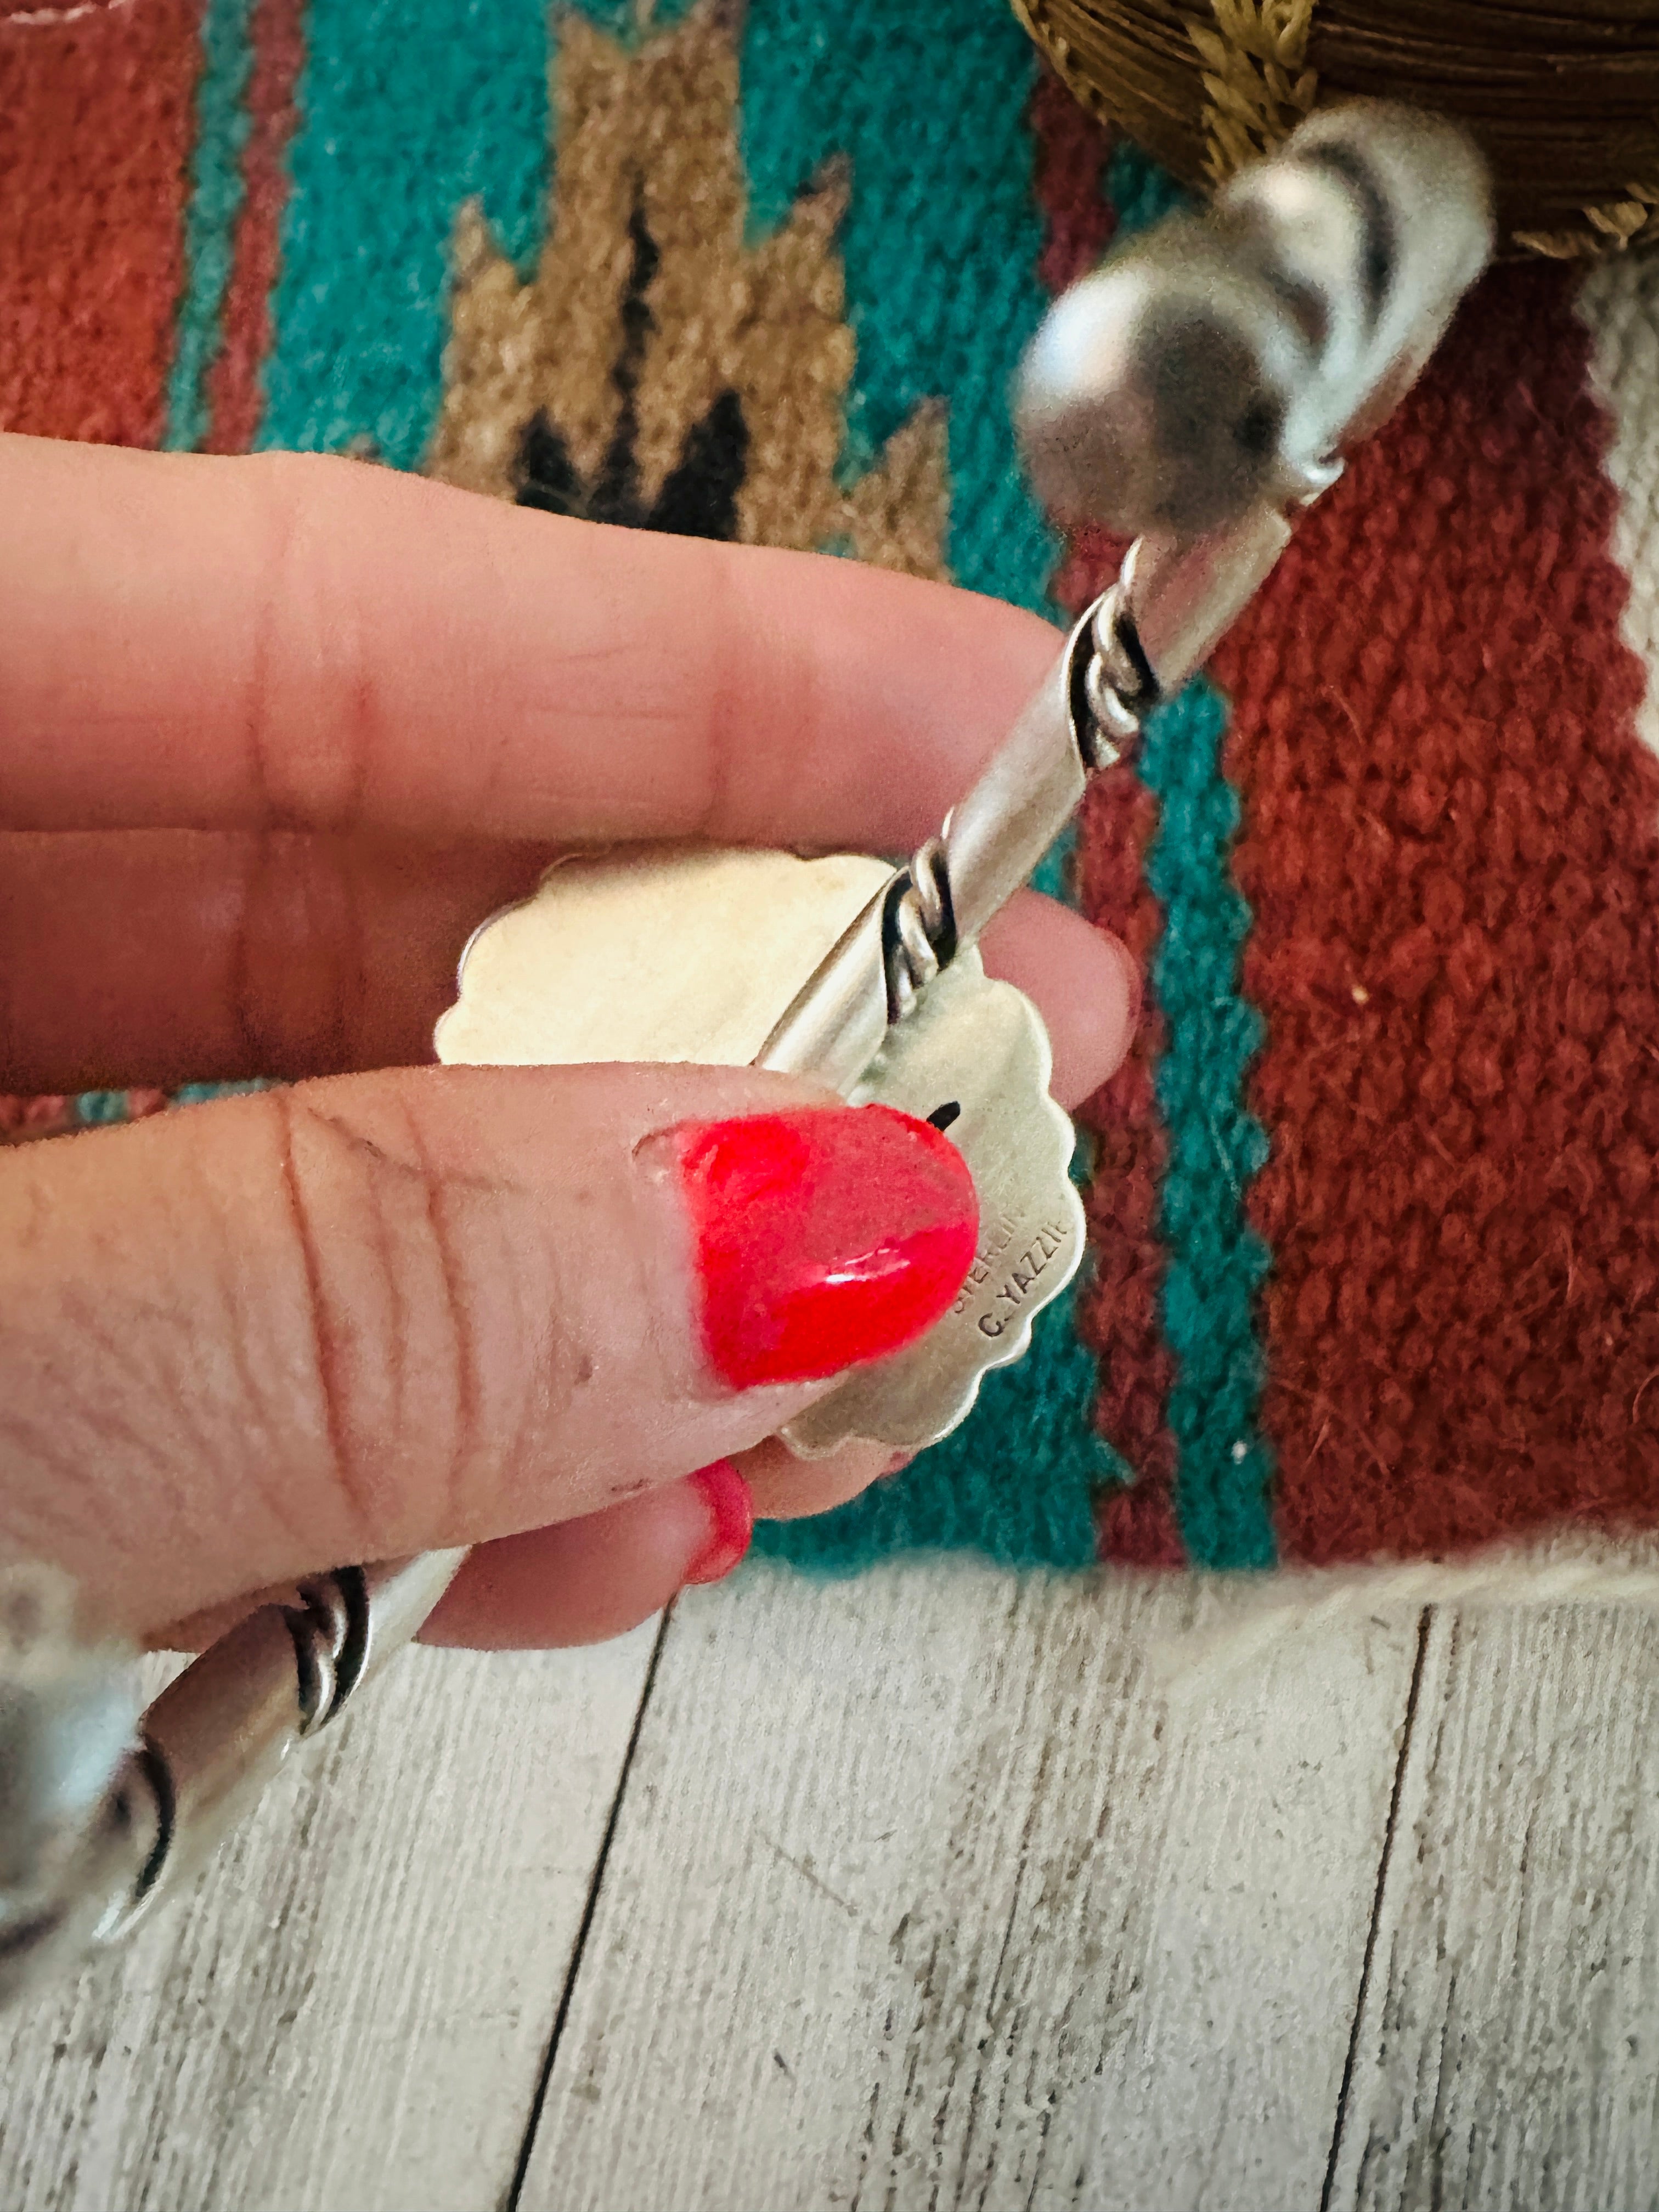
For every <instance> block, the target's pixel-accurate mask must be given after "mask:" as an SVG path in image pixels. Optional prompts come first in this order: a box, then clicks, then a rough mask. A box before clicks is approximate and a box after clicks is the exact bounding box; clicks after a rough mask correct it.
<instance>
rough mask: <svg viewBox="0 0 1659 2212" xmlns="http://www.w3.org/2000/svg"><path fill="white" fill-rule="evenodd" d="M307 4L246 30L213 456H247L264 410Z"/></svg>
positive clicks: (208, 443)
mask: <svg viewBox="0 0 1659 2212" xmlns="http://www.w3.org/2000/svg"><path fill="white" fill-rule="evenodd" d="M305 8H306V0H258V6H257V7H256V9H255V11H254V15H253V21H252V29H251V34H250V35H251V37H252V45H253V67H252V71H251V72H250V75H249V78H248V88H247V113H248V125H249V129H248V138H247V144H246V149H244V152H243V156H242V181H243V187H244V191H245V194H246V197H244V199H243V202H242V210H241V213H240V216H239V217H238V218H237V223H236V240H235V246H234V252H233V259H232V264H231V273H230V283H229V284H228V287H227V288H226V292H225V305H224V331H223V337H222V343H221V346H220V351H219V356H218V359H217V360H216V362H214V364H213V368H212V370H211V373H210V375H209V378H208V413H209V427H208V434H207V436H206V438H205V439H204V441H203V442H204V448H205V450H206V451H207V452H209V453H246V452H247V451H248V449H249V447H251V446H252V443H253V441H254V437H255V435H256V434H257V433H258V428H259V418H260V416H261V415H262V414H263V412H264V392H263V391H262V389H261V387H260V381H259V377H260V371H261V369H262V368H263V367H264V359H265V356H266V354H267V353H268V352H269V351H270V333H271V320H270V297H271V293H272V291H273V289H275V286H276V274H277V269H278V265H279V260H280V255H281V247H282V228H283V211H284V210H285V209H286V208H287V206H288V188H289V174H288V149H289V140H290V139H291V138H292V137H293V135H294V125H295V117H296V113H297V110H296V108H295V93H296V91H297V88H298V86H299V81H300V70H301V64H303V62H304V59H305Z"/></svg>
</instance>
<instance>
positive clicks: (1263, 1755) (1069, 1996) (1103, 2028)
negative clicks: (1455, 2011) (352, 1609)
mask: <svg viewBox="0 0 1659 2212" xmlns="http://www.w3.org/2000/svg"><path fill="white" fill-rule="evenodd" d="M1232 1602H1234V1600H1233V1598H1232V1597H1231V1596H1230V1597H1226V1598H1214V1597H1209V1598H1206V1597H1205V1596H1203V1595H1200V1594H1199V1593H1196V1592H1194V1589H1193V1588H1192V1586H1191V1585H1190V1584H1189V1583H1186V1582H1184V1581H1183V1582H1174V1581H1171V1582H1170V1583H1164V1584H1163V1585H1161V1586H1158V1587H1152V1586H1149V1585H1148V1584H1147V1583H1104V1582H1103V1581H1100V1580H1097V1579H1085V1578H1077V1579H1075V1580H1066V1581H1063V1582H1060V1581H1050V1580H1048V1579H1043V1578H1036V1577H1033V1578H1027V1579H1021V1578H1018V1577H1013V1576H1011V1575H1007V1574H1003V1573H1000V1572H997V1571H991V1570H988V1569H974V1570H969V1569H967V1568H962V1569H959V1570H957V1571H951V1570H950V1569H947V1568H945V1567H944V1566H942V1565H939V1564H938V1563H932V1564H927V1565H915V1566H892V1567H889V1568H886V1569H884V1570H883V1571H879V1572H878V1573H875V1574H872V1575H871V1576H868V1577H865V1578H863V1579H862V1580H860V1581H859V1582H857V1583H841V1584H831V1585H827V1586H826V1585H822V1584H818V1585H815V1584H812V1583H805V1582H801V1581H799V1580H793V1579H790V1578H788V1577H785V1576H784V1575H782V1574H781V1573H780V1572H777V1571H758V1570H750V1571H745V1573H744V1576H743V1577H740V1578H739V1579H738V1583H736V1584H735V1585H732V1586H728V1587H727V1588H726V1589H721V1590H714V1591H708V1592H696V1593H692V1594H690V1597H689V1598H688V1599H685V1600H682V1601H681V1605H680V1607H679V1609H678V1612H677V1613H676V1615H675V1618H674V1620H673V1622H672V1624H671V1627H670V1630H669V1633H668V1638H667V1642H666V1644H665V1650H664V1654H663V1658H662V1661H661V1664H660V1666H659V1673H658V1676H657V1682H656V1687H655V1691H654V1692H653V1699H652V1702H651V1705H650V1707H649V1710H648V1711H647V1716H646V1720H645V1723H644V1727H643V1729H642V1732H641V1738H640V1742H639V1747H638V1749H637V1752H636V1754H635V1761H634V1765H633V1768H632V1770H631V1773H630V1778H629V1788H628V1790H627V1793H626V1796H625V1798H624V1800H623V1808H622V1813H621V1817H620V1820H619V1822H618V1826H617V1833H616V1837H615V1839H614V1842H613V1845H612V1849H611V1857H610V1859H609V1862H608V1864H607V1869H606V1873H605V1881H604V1884H603V1887H602V1888H601V1891H600V1895H599V1905H598V1909H597V1911H596V1915H595V1918H594V1923H593V1926H592V1931H591V1935H590V1938H589V1942H588V1945H587V1949H586V1956H585V1960H584V1964H583V1969H582V1972H581V1974H580V1977H579V1979H578V1981H577V1984H576V1989H575V1993H574V2002H573V2005H572V2009H571V2013H570V2016H569V2019H568V2023H567V2027H566V2031H565V2033H564V2036H563V2038H562V2042H561V2045H560V2049H559V2051H558V2053H557V2057H556V2063H555V2067H554V2069H553V2073H552V2075H551V2079H550V2085H549V2093H548V2098H547V2102H546V2106H545V2108H544V2112H543V2115H542V2118H541V2123H540V2125H539V2129H538V2137H537V2141H536V2143H535V2146H534V2149H533V2152H532V2159H531V2162H530V2165H529V2168H528V2171H527V2175H526V2188H525V2191H524V2196H523V2199H522V2205H523V2212H619V2208H623V2207H625V2208H627V2212H698V2208H703V2212H778V2208H780V2207H784V2206H787V2207H789V2208H791V2212H796V2209H797V2208H799V2212H813V2208H817V2207H820V2206H824V2207H827V2206H849V2207H851V2206H858V2207H864V2208H875V2207H882V2208H884V2212H908V2208H911V2207H915V2208H921V2207H930V2208H931V2207H933V2206H939V2205H951V2206H973V2207H975V2208H980V2212H1003V2208H1010V2212H1012V2208H1014V2207H1019V2208H1022V2212H1023V2208H1028V2207H1029V2208H1036V2212H1043V2209H1044V2208H1048V2212H1053V2208H1058V2207H1060V2206H1073V2205H1078V2206H1087V2207H1088V2208H1089V2212H1116V2208H1120V2207H1121V2208H1125V2212H1128V2208H1133V2212H1148V2208H1151V2207H1154V2206H1156V2207H1158V2208H1159V2212H1165V2208H1177V2207H1183V2206H1192V2207H1197V2206H1200V2205H1204V2206H1215V2207H1222V2208H1226V2212H1235V2208H1237V2209H1238V2212H1242V2209H1243V2208H1247V2207H1248V2208H1249V2212H1273V2208H1275V2207H1279V2206H1283V2207H1286V2208H1290V2207H1296V2208H1297V2212H1307V2208H1310V2207H1311V2206H1313V2205H1314V2204H1316V2203H1317V2201H1318V2197H1319V2191H1320V2186H1321V2184H1322V2179H1323V2177H1324V2172H1325V2167H1326V2160H1327V2155H1328V2148H1329V2144H1330V2137H1331V2126H1332V2119H1333V2115H1334V2111H1335V2107H1336V2101H1337V2094H1338V2087H1339V2083H1340V2077H1341V2072H1342V2066H1343V2060H1344V2056H1345V2051H1346V2031H1347V2024H1348V2022H1349V2021H1351V2019H1352V2015H1353V2008H1354V2004H1355V2001H1356V1996H1357V1992H1358V1983H1359V1976H1360V1969H1361V1964H1362V1960H1363V1957H1364V1945H1365V1939H1366V1931H1367V1928H1368V1925H1369V1922H1370V1912H1371V1907H1372V1904H1373V1900H1374V1895H1375V1887H1376V1869H1377V1865H1378V1861H1379V1857H1380V1853H1381V1849H1382V1844H1383V1834H1384V1830H1385V1826H1386V1821H1387V1815H1388V1808H1389V1798H1390V1792H1391V1787H1392V1779H1393V1773H1394V1767H1395V1758H1394V1753H1395V1745H1396V1743H1397V1740H1398V1731H1399V1729H1400V1727H1401V1722H1402V1719H1403V1716H1404V1712H1405V1708H1406V1701H1407V1689H1408V1685H1409V1680H1410V1674H1411V1668H1412V1664H1413V1656H1414V1650H1415V1641H1416V1638H1415V1616H1414V1615H1412V1616H1408V1617H1407V1618H1406V1619H1404V1620H1398V1621H1396V1622H1395V1623H1394V1624H1392V1625H1391V1626H1387V1627H1383V1626H1376V1625H1372V1624H1370V1623H1368V1622H1364V1621H1360V1622H1353V1621H1350V1622H1348V1623H1347V1624H1346V1625H1345V1626H1341V1627H1339V1628H1326V1629H1323V1630H1322V1631H1320V1632H1317V1633H1316V1635H1314V1636H1311V1637H1310V1638H1309V1639H1307V1640H1306V1641H1305V1642H1302V1643H1299V1644H1292V1645H1291V1648H1290V1650H1288V1651H1287V1652H1286V1653H1285V1654H1282V1655H1281V1656H1279V1659H1277V1660H1276V1661H1275V1662H1273V1666H1272V1668H1270V1669H1269V1670H1267V1671H1266V1672H1265V1673H1264V1674H1260V1675H1258V1676H1256V1677H1255V1679H1254V1680H1253V1682H1252V1684H1251V1686H1249V1689H1248V1691H1247V1692H1239V1693H1238V1694H1237V1698H1236V1701H1235V1702H1233V1703H1231V1704H1227V1705H1206V1706H1204V1707H1201V1708H1198V1709H1190V1710H1189V1709H1173V1710H1172V1709H1168V1708H1166V1707H1165V1705H1164V1703H1163V1702H1162V1700H1161V1699H1160V1698H1159V1697H1158V1694H1157V1692H1156V1690H1155V1688H1154V1687H1153V1686H1152V1682H1151V1680H1149V1676H1148V1672H1147V1668H1146V1663H1145V1656H1144V1655H1145V1653H1146V1648H1147V1644H1148V1640H1149V1638H1152V1637H1153V1636H1154V1635H1157V1634H1159V1633H1164V1634H1167V1633H1169V1632H1171V1631H1172V1630H1174V1629H1176V1627H1178V1626H1181V1625H1182V1624H1183V1623H1184V1622H1185V1621H1187V1620H1189V1619H1190V1618H1191V1616H1192V1612H1193V1609H1194V1607H1195V1606H1198V1605H1200V1604H1223V1605H1225V1604H1231V1603H1232Z"/></svg>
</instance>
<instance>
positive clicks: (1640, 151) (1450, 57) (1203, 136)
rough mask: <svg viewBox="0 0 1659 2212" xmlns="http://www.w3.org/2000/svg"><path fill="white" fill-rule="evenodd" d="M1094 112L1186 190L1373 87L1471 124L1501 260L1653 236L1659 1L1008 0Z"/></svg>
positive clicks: (1657, 182) (1658, 210)
mask: <svg viewBox="0 0 1659 2212" xmlns="http://www.w3.org/2000/svg"><path fill="white" fill-rule="evenodd" d="M1013 7H1014V12H1015V14H1016V15H1018V17H1019V18H1020V20H1021V21H1022V22H1024V25H1025V27H1026V28H1027V29H1028V30H1029V31H1030V33H1031V36H1032V37H1033V38H1034V39H1035V40H1036V42H1037V44H1038V45H1039V46H1041V47H1042V50H1043V52H1045V53H1046V54H1047V55H1048V58H1049V60H1050V61H1051V62H1052V63H1053V64H1054V68H1055V69H1056V70H1058V71H1059V73H1060V76H1061V77H1062V78H1063V79H1064V80H1065V82H1066V84H1067V85H1069V86H1070V88H1071V89H1072V90H1073V93H1074V94H1076V95H1077V97H1078V99H1079V100H1081V101H1082V102H1083V104H1084V105H1085V106H1086V107H1088V108H1089V109H1090V110H1091V112H1093V113H1095V114H1097V115H1098V116H1100V117H1102V118H1105V119H1109V120H1110V121H1111V122H1114V123H1117V124H1121V125H1122V126H1123V128H1124V129H1125V130H1127V131H1128V132H1129V133H1130V134H1131V136H1132V137H1134V138H1135V139H1136V140H1137V141H1138V142H1139V143H1140V144H1141V145H1142V146H1144V147H1145V148H1146V150H1147V151H1148V152H1149V153H1150V154H1152V155H1156V156H1157V158H1158V160H1159V161H1162V162H1163V163H1164V165H1165V166H1166V167H1168V168H1170V169H1171V170H1173V171H1174V172H1175V173H1176V176H1178V177H1180V178H1181V179H1183V181H1185V182H1186V183H1188V184H1191V185H1204V184H1208V183H1217V182H1219V181H1220V180H1221V179H1224V178H1225V177H1227V176H1230V175H1231V173H1232V172H1233V171H1234V170H1235V169H1236V168H1237V167H1239V165H1240V164H1241V163H1242V162H1243V161H1248V160H1249V158H1250V157H1251V156H1252V155H1255V154H1257V153H1260V152H1261V151H1263V150H1264V149H1266V148H1267V147H1269V146H1272V145H1274V144H1276V143H1278V142H1279V140H1280V139H1281V138H1283V137H1285V134H1286V133H1287V132H1288V131H1291V129H1293V128H1294V126H1295V125H1296V124H1297V122H1298V121H1299V120H1300V118H1302V117H1303V116H1304V115H1305V114H1306V113H1307V112H1308V110H1309V109H1310V107H1313V106H1321V105H1324V104H1326V103H1328V102H1329V101H1332V100H1341V99H1346V98H1349V97H1352V95H1354V94H1371V95H1374V96H1378V97H1382V98H1386V99H1392V100H1410V101H1413V102H1414V103H1416V104H1417V105H1418V106H1425V107H1433V108H1437V109H1439V110H1440V111H1441V112H1443V113H1445V114H1449V115H1454V116H1456V117H1457V118H1460V120H1462V122H1464V123H1465V124H1467V125H1468V127H1469V129H1470V130H1471V131H1473V133H1474V137H1476V138H1477V139H1478V140H1479V142H1480V145H1481V146H1482V147H1483V149H1485V151H1486V156H1487V159H1488V160H1489V161H1491V163H1492V172H1493V175H1494V177H1495V178H1496V180H1497V188H1498V222H1499V228H1500V236H1501V238H1502V240H1503V247H1504V251H1505V252H1508V253H1512V254H1513V253H1528V252H1530V253H1545V254H1549V255H1552V256H1554V257H1558V258H1574V257H1577V256H1581V255H1596V254H1601V253H1607V252H1620V251H1622V250H1624V249H1625V248H1626V247H1627V246H1632V245H1636V244H1641V243H1644V242H1650V241H1659V0H1565V4H1563V0H1548V4H1546V0H1191V4H1189V5H1186V6H1182V5H1177V4H1176V0H1013Z"/></svg>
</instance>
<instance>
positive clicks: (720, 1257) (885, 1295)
mask: <svg viewBox="0 0 1659 2212" xmlns="http://www.w3.org/2000/svg"><path fill="white" fill-rule="evenodd" d="M674 1138H675V1144H676V1156H677V1158H678V1164H679V1170H680V1176H681V1182H682V1185H683V1188H684V1193H685V1200H686V1205H687V1206H688V1208H689V1210H690V1216H691V1224H692V1230H693V1233H694V1235H695V1237H696V1268H697V1275H698V1279H699V1281H700V1283H701V1285H702V1334H703V1343H704V1346H705V1349H706V1351H707V1352H708V1361H709V1364H710V1365H711V1366H712V1367H713V1368H714V1371H715V1373H716V1374H717V1375H718V1376H720V1379H721V1381H722V1382H724V1383H728V1384H729V1385H730V1386H731V1387H732V1389H734V1390H749V1389H755V1388H757V1386H758V1385H760V1384H762V1383H805V1382H814V1381H817V1380H819V1379H820V1378H822V1377H823V1376H829V1375H839V1374H841V1373H842V1370H844V1369H846V1368H848V1367H854V1366H856V1365H858V1364H859V1363H860V1361H861V1360H866V1359H879V1358H884V1357H885V1355H886V1354H888V1353H889V1352H898V1351H900V1350H902V1348H903V1346H905V1345H907V1344H910V1343H913V1342H914V1341H915V1339H916V1338H917V1337H919V1336H921V1334H923V1332H924V1331H925V1330H927V1328H930V1327H931V1326H932V1325H933V1322H936V1321H937V1320H938V1319H939V1316H940V1315H941V1314H942V1313H943V1312H944V1311H945V1308H946V1307H947V1306H948V1305H949V1304H950V1303H951V1299H952V1298H954V1297H955V1296H956V1294H957V1291H958V1290H960V1289H961V1287H962V1284H963V1278H964V1277H965V1276H966V1274H967V1273H968V1270H969V1267H970V1266H971V1265H972V1263H973V1257H974V1245H975V1239H976V1237H977V1236H978V1233H979V1204H978V1200H976V1199H975V1195H974V1183H973V1178H972V1176H970V1175H969V1172H968V1167H967V1163H966V1162H965V1161H964V1160H963V1157H962V1155H961V1153H960V1152H957V1148H956V1146H954V1145H953V1144H951V1141H950V1139H948V1138H946V1137H944V1136H941V1135H940V1133H939V1131H938V1130H937V1129H935V1128H933V1127H930V1126H929V1125H928V1124H927V1122H926V1121H915V1120H914V1119H913V1118H912V1117H911V1116H910V1115H908V1114H900V1113H897V1112H896V1111H895V1110H894V1109H892V1108H891V1107H890V1106H860V1107H858V1108H856V1109H854V1108H849V1107H843V1106H823V1107H802V1108H799V1109H796V1110H794V1111H793V1112H791V1113H786V1114H753V1115H745V1116H744V1118H743V1119H742V1120H740V1121H702V1122H691V1123H688V1124H686V1125H684V1127H681V1128H679V1129H678V1130H676V1131H675V1133H674Z"/></svg>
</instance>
